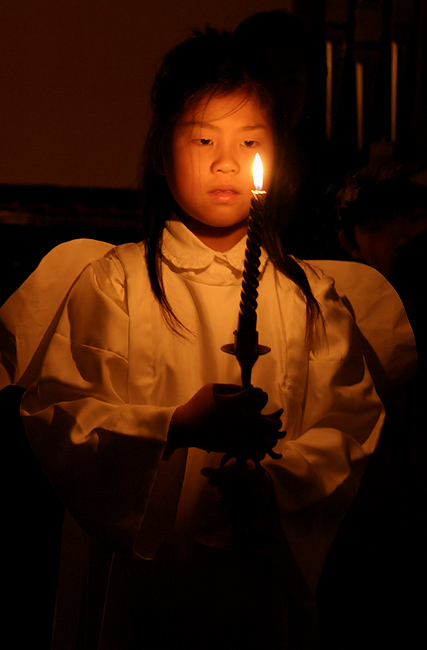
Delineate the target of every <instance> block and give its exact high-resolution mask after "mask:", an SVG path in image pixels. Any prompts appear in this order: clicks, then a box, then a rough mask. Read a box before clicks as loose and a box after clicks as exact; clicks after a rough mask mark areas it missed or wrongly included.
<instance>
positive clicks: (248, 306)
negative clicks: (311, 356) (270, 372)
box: [221, 154, 270, 388]
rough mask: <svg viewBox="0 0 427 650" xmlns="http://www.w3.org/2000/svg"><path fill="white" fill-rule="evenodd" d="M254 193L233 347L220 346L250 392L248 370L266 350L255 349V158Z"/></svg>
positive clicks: (258, 186)
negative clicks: (233, 361) (235, 363)
mask: <svg viewBox="0 0 427 650" xmlns="http://www.w3.org/2000/svg"><path fill="white" fill-rule="evenodd" d="M253 177H254V185H255V190H252V199H251V207H250V211H249V218H248V233H247V239H246V251H245V262H244V269H243V280H242V290H241V294H240V309H239V316H238V324H237V330H236V331H235V332H234V344H233V343H232V344H228V345H224V346H223V347H222V348H221V349H222V350H224V352H228V353H229V354H234V355H236V358H237V361H238V362H239V365H240V369H241V377H242V387H243V388H250V386H251V374H252V368H253V366H254V364H255V362H256V360H257V359H258V357H259V355H260V354H266V353H267V352H269V350H270V348H268V347H266V346H264V345H258V332H257V329H256V323H257V314H256V310H257V298H258V284H259V282H258V276H259V265H260V256H261V243H262V229H263V219H264V204H265V198H266V196H267V192H265V191H263V189H262V187H263V168H262V161H261V157H260V156H259V154H256V156H255V160H254V165H253Z"/></svg>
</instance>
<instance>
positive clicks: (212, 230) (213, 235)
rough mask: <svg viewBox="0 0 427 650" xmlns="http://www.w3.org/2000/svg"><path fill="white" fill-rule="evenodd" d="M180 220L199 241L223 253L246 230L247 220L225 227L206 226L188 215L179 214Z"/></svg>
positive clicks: (240, 237) (238, 239)
mask: <svg viewBox="0 0 427 650" xmlns="http://www.w3.org/2000/svg"><path fill="white" fill-rule="evenodd" d="M179 217H180V219H181V221H182V222H183V223H184V224H185V225H186V226H187V228H188V229H189V230H191V232H192V233H193V235H196V237H198V239H200V241H202V242H203V243H204V244H205V245H206V246H208V247H209V248H212V250H214V251H218V252H221V253H225V252H226V251H229V250H230V249H231V248H233V246H235V245H236V244H237V243H238V242H239V241H240V240H241V239H242V238H243V237H244V236H245V235H246V232H247V220H246V219H244V221H240V222H239V223H237V224H235V225H233V226H227V227H226V228H220V227H214V226H208V225H206V224H204V223H200V221H197V220H196V219H193V218H192V217H190V216H188V215H182V214H180V215H179Z"/></svg>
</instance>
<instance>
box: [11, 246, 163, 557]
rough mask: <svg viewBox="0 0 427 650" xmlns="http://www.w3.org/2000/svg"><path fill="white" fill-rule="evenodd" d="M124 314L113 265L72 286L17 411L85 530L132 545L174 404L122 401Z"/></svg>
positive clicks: (121, 279)
mask: <svg viewBox="0 0 427 650" xmlns="http://www.w3.org/2000/svg"><path fill="white" fill-rule="evenodd" d="M128 341H129V317H128V313H127V305H126V291H125V276H124V272H123V269H122V268H121V267H120V264H119V263H118V261H117V259H114V258H113V257H110V258H103V259H102V260H100V261H98V262H95V263H93V264H91V265H90V266H88V267H87V268H86V269H85V270H84V271H83V273H82V274H81V275H80V277H79V278H78V279H77V281H76V282H75V284H74V286H73V287H72V289H71V291H70V293H69V295H68V299H67V300H66V302H65V305H64V307H63V310H62V313H61V315H60V318H59V321H58V324H57V327H56V331H55V332H54V333H53V335H52V337H51V339H50V343H49V345H48V347H47V350H46V353H45V357H44V360H43V364H42V365H41V370H40V376H39V377H38V380H37V381H36V382H35V383H34V384H33V386H32V387H30V388H29V390H28V391H27V392H26V394H25V395H24V398H23V401H22V406H21V411H22V415H23V419H24V424H25V426H26V429H27V433H28V436H29V439H30V442H31V445H32V447H33V449H34V452H35V454H36V456H37V458H38V460H39V462H40V464H41V465H42V467H43V468H44V471H45V473H46V475H47V476H48V478H49V479H50V481H51V482H52V484H53V485H54V486H55V488H56V490H57V491H58V493H59V495H60V497H61V499H62V500H63V502H64V503H65V505H66V506H67V508H68V509H69V511H70V512H71V514H72V515H73V516H74V517H75V518H76V520H77V521H78V523H79V524H80V525H81V526H82V528H83V529H84V530H86V532H88V533H89V534H91V535H93V536H95V537H97V538H101V539H102V540H104V541H105V540H106V541H107V542H108V543H110V544H112V545H114V546H118V547H122V548H126V549H132V547H133V544H134V541H135V538H136V535H137V534H138V530H139V528H140V525H141V521H142V520H143V517H144V514H145V512H146V509H147V504H148V501H149V497H150V492H151V490H152V487H153V484H154V482H155V478H156V474H157V472H158V468H159V465H160V463H161V459H162V455H163V451H164V446H165V441H166V438H167V432H168V428H169V423H170V419H171V417H172V414H173V410H174V408H171V407H164V408H163V407H156V406H151V405H149V404H138V403H137V404H135V403H129V396H128V365H129V363H128V346H129V343H128Z"/></svg>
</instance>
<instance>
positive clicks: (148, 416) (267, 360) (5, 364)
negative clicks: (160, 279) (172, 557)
mask: <svg viewBox="0 0 427 650" xmlns="http://www.w3.org/2000/svg"><path fill="white" fill-rule="evenodd" d="M244 245H245V241H244V240H242V241H241V242H240V243H239V244H237V246H235V247H234V248H233V249H232V250H231V251H228V252H226V253H216V252H214V251H212V250H211V249H209V248H207V247H206V246H204V245H203V244H202V243H201V242H200V241H199V240H198V239H197V238H196V237H195V236H193V235H192V233H190V232H189V231H188V230H187V229H186V228H185V226H183V225H182V224H181V223H180V222H178V221H171V222H169V223H168V225H167V229H166V230H165V233H164V243H163V254H164V258H165V260H164V264H163V273H164V283H165V289H166V294H167V296H168V298H169V301H170V303H171V305H172V308H173V309H174V311H175V313H176V315H177V316H178V318H179V319H180V320H181V322H183V323H184V325H185V326H186V327H187V328H188V331H184V332H183V336H178V335H177V334H176V333H174V332H172V331H171V329H170V328H168V327H167V326H166V324H165V320H164V317H163V314H162V311H161V309H160V307H159V305H158V303H157V302H156V300H155V299H154V297H153V295H152V292H151V289H150V285H149V281H148V276H147V270H146V266H145V260H144V255H143V247H142V246H141V245H138V244H128V245H124V246H120V247H118V248H111V246H110V245H108V244H104V243H102V242H92V241H87V240H83V241H78V242H70V243H69V244H65V245H62V246H60V247H58V248H57V249H55V250H54V251H52V252H51V253H50V254H49V255H48V256H47V257H46V258H45V260H43V261H42V263H41V265H40V267H39V268H38V269H37V270H36V271H35V273H34V274H33V275H32V276H31V277H30V278H29V280H27V282H26V283H24V285H23V287H21V289H19V290H18V291H17V292H16V293H15V294H14V296H12V297H11V298H10V300H9V301H8V302H6V304H5V305H4V307H3V308H2V310H1V313H0V315H1V317H2V323H3V329H2V331H1V341H2V366H0V370H1V371H2V377H1V379H2V382H3V385H6V384H7V383H16V384H19V385H22V386H24V387H25V388H27V389H28V390H27V392H26V394H25V396H24V399H23V403H22V414H23V417H24V422H25V425H26V428H27V432H28V435H29V438H30V442H31V445H32V447H33V449H34V451H35V453H36V456H37V457H38V459H39V461H40V463H41V465H42V466H43V468H44V471H45V472H46V474H47V476H48V477H49V479H50V480H51V482H52V483H53V485H54V486H55V488H56V490H57V491H58V493H59V495H60V496H61V498H62V499H63V501H64V503H65V505H66V507H67V509H68V511H69V512H70V513H71V515H72V517H73V518H74V519H75V520H76V521H77V522H78V524H79V526H80V527H81V528H82V529H83V530H84V531H85V533H82V532H81V531H80V532H78V533H76V532H75V531H74V532H72V533H70V534H72V535H76V534H77V535H78V537H79V539H80V542H83V543H87V540H88V538H87V537H86V534H87V535H89V536H91V537H93V538H96V539H98V540H102V543H103V544H105V545H107V547H111V548H114V549H119V550H120V551H125V552H126V551H127V552H132V553H134V554H135V555H136V556H138V557H140V558H146V559H151V558H154V557H155V556H156V553H157V552H158V549H159V548H160V547H161V546H162V544H164V543H165V540H167V539H168V536H169V534H170V533H171V531H172V530H173V531H174V533H173V534H174V535H175V536H178V540H179V539H193V538H194V536H195V535H197V533H198V532H199V531H200V530H203V529H204V527H206V526H209V525H210V524H215V523H218V522H219V521H220V520H221V514H220V512H219V509H218V508H217V506H216V504H215V497H216V495H215V491H214V490H213V489H210V490H208V489H207V488H206V479H204V478H203V477H202V476H201V475H200V469H201V468H202V467H204V466H217V465H218V463H219V459H220V456H219V455H218V454H213V453H212V454H207V453H205V452H203V451H200V450H197V449H190V450H189V452H188V455H187V454H186V453H183V452H180V453H176V454H174V455H173V456H172V459H171V460H169V461H164V460H162V456H163V451H164V447H165V443H166V440H167V433H168V428H169V423H170V419H171V417H172V414H173V412H174V410H175V408H176V406H178V405H179V404H182V403H184V402H185V401H187V400H188V399H189V398H190V397H191V396H192V395H193V394H194V393H195V392H196V391H197V390H198V389H199V388H200V387H201V386H202V385H203V384H205V383H207V382H219V383H234V384H239V383H240V369H239V367H238V364H237V362H236V359H235V358H234V357H233V356H230V355H226V354H224V353H223V352H222V351H221V350H220V348H221V346H222V345H223V344H224V343H230V342H232V337H233V331H234V329H235V327H236V322H237V312H238V304H239V299H240V289H241V278H242V268H243V255H244ZM58 263H59V264H60V266H59V267H58ZM323 265H324V266H325V267H328V266H329V268H330V267H331V265H332V267H333V268H335V269H338V272H339V273H341V272H342V276H341V277H342V278H345V277H346V274H347V280H348V279H350V281H347V282H346V281H345V280H343V279H342V286H341V290H340V291H339V293H340V294H341V296H342V297H343V298H344V302H345V303H346V305H344V303H343V301H342V300H340V298H339V297H338V294H337V292H336V290H335V288H334V281H333V280H332V279H331V278H330V277H328V276H325V275H324V274H323V272H322V271H321V270H320V268H316V266H317V267H321V266H322V263H320V262H315V263H313V264H312V265H310V264H307V263H304V269H305V271H306V273H307V275H308V278H309V281H310V284H311V287H312V290H313V293H314V295H315V297H316V298H317V300H318V302H319V304H320V306H321V309H322V313H323V317H324V322H325V336H323V335H321V334H319V336H317V337H316V338H317V340H314V339H313V340H312V342H311V349H309V348H308V346H307V344H306V338H305V334H306V316H305V303H304V300H303V297H302V295H301V292H300V291H299V290H298V289H297V288H296V287H295V285H294V284H293V283H292V282H291V281H289V280H288V279H287V278H285V277H284V276H283V275H281V274H280V273H278V272H277V271H276V270H275V269H274V267H273V265H272V264H271V262H269V261H267V259H266V256H265V255H264V253H263V256H262V261H261V276H260V286H259V298H258V309H257V318H258V331H259V341H260V343H261V344H266V345H268V346H269V347H270V348H271V352H270V353H269V354H267V355H266V356H263V357H260V358H259V360H258V361H257V363H256V364H255V367H254V369H253V375H252V381H253V384H254V385H255V386H260V387H262V388H263V389H264V390H265V391H266V392H267V393H268V395H269V402H268V405H267V407H266V409H265V412H272V411H275V410H276V409H278V408H283V409H284V414H283V418H282V420H283V425H284V428H285V429H286V431H287V435H286V437H285V438H284V439H283V440H282V441H279V443H278V445H277V447H276V451H278V452H279V453H281V454H282V458H281V460H278V461H277V460H271V459H268V458H267V459H266V461H265V462H264V463H263V464H264V466H265V467H266V468H267V469H268V471H269V472H270V473H271V475H272V477H273V480H274V484H275V490H276V500H277V504H278V508H279V510H280V515H281V520H282V525H283V531H284V535H285V537H286V540H287V544H288V545H289V548H290V549H291V553H292V555H293V557H294V558H295V560H296V563H297V565H298V567H299V569H300V570H301V572H302V575H303V576H304V579H305V581H306V583H307V585H308V586H309V588H310V589H312V590H314V589H315V586H316V584H317V580H318V577H319V575H320V571H321V568H322V566H323V562H324V559H325V557H326V554H327V551H328V549H329V547H330V544H331V542H332V540H333V537H334V534H335V532H336V530H337V527H338V526H339V523H340V521H341V519H342V517H343V515H344V513H345V511H346V509H347V508H348V505H349V504H350V502H351V500H352V499H353V497H354V495H355V493H356V491H357V487H358V485H359V482H360V478H361V475H362V472H363V468H364V466H365V463H366V460H367V458H368V457H369V455H370V454H371V453H372V452H373V451H374V449H375V447H376V445H377V442H378V437H379V435H380V431H381V427H382V424H383V419H384V409H383V406H382V404H381V401H380V400H379V398H378V396H377V392H376V390H375V388H374V385H373V382H372V379H371V376H370V373H369V371H368V369H367V366H366V363H365V361H364V357H363V349H365V351H366V350H369V353H368V357H369V356H371V361H370V366H371V371H373V372H374V373H375V376H376V377H375V378H376V382H377V388H378V390H380V392H386V391H387V389H388V386H395V385H398V384H399V382H401V381H404V380H405V379H407V378H408V377H409V376H411V373H413V370H414V364H415V357H416V355H415V345H414V340H413V336H412V332H411V330H410V327H409V324H408V322H407V319H406V315H405V313H404V310H403V307H402V305H401V303H400V300H399V299H398V297H397V294H396V293H395V292H394V291H393V289H392V288H391V287H390V285H389V284H388V283H387V282H386V281H385V280H384V279H383V278H382V277H381V276H380V275H379V274H378V273H376V272H375V271H373V270H372V269H368V268H367V267H362V266H361V265H356V264H353V263H334V262H331V263H326V262H325V263H323ZM58 268H59V273H57V275H55V276H53V277H52V270H53V269H58ZM354 277H357V278H358V282H359V284H357V283H354V282H353V278H354ZM361 278H362V279H363V280H364V282H365V284H364V286H363V287H361V286H360V279H361ZM352 282H353V286H351V285H352ZM337 284H338V287H340V279H339V277H338V278H337ZM349 286H350V291H348V287H349ZM367 286H368V287H369V288H371V289H372V291H376V293H375V297H374V296H371V298H370V297H369V295H367V294H366V287H367ZM380 299H381V300H382V305H381V307H380V308H379V309H376V307H377V308H378V307H379V304H378V301H379V300H380ZM351 311H354V312H355V319H356V323H357V325H356V323H355V319H354V318H353V316H354V314H352V313H351ZM358 315H359V316H358ZM360 330H361V331H362V333H363V336H362V337H361V336H360ZM372 359H374V361H372ZM69 523H70V522H68V520H67V522H66V527H67V526H68V524H69ZM72 525H73V524H72ZM65 548H67V544H66V543H65ZM68 548H69V549H71V552H72V553H74V554H75V547H74V548H73V547H72V545H71V546H68ZM107 555H108V554H107ZM80 560H81V563H82V566H83V570H82V571H81V572H79V571H77V570H76V569H73V571H72V576H71V575H68V576H67V580H68V584H67V585H65V592H63V595H62V596H64V593H66V592H67V591H68V592H69V591H70V582H69V581H70V580H71V578H72V579H73V580H75V581H76V586H75V589H77V582H78V581H79V580H80V581H81V584H80V587H82V586H83V579H84V576H85V575H86V573H85V571H86V569H84V564H85V562H86V561H87V558H86V557H81V558H80ZM66 564H67V563H66ZM68 566H69V562H68ZM108 566H109V562H108V561H106V564H105V567H106V570H108ZM79 576H80V577H79ZM110 577H111V576H110ZM111 588H112V582H111V580H110V591H111ZM108 598H110V601H111V602H114V597H113V596H111V594H109V596H108ZM62 602H63V607H62V611H63V610H64V609H68V610H69V611H70V609H72V608H70V604H69V603H67V602H66V601H65V600H63V601H62ZM106 602H107V601H106ZM58 603H59V605H58V613H57V621H59V627H61V625H65V624H64V623H63V622H62V623H61V607H60V603H61V591H60V593H59V596H58ZM105 611H107V612H108V607H107V608H106V610H105ZM105 625H107V627H108V620H107V621H106V617H105V612H104V626H105ZM67 629H68V628H66V627H64V630H67ZM64 630H63V631H62V637H61V633H58V634H59V637H58V636H57V638H58V647H61V650H63V649H64V648H65V647H70V648H72V647H73V640H72V639H71V640H70V636H72V635H71V632H70V629H68V631H65V632H64ZM64 637H67V638H68V641H69V645H67V646H64V645H63V644H64ZM61 638H62V641H61ZM104 640H105V635H104ZM100 647H106V648H107V647H115V646H113V645H111V646H109V645H108V643H107V642H105V643H104V645H101V646H100ZM117 647H119V646H117Z"/></svg>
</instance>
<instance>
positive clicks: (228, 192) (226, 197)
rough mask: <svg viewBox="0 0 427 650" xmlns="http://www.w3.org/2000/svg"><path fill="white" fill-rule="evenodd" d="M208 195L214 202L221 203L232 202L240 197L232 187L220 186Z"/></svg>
mask: <svg viewBox="0 0 427 650" xmlns="http://www.w3.org/2000/svg"><path fill="white" fill-rule="evenodd" d="M208 194H209V196H210V197H211V198H212V199H213V200H214V201H219V202H221V203H229V202H232V201H234V200H235V199H237V198H238V197H239V196H240V192H239V191H238V190H237V189H236V188H235V187H231V186H230V185H220V186H218V187H215V188H214V189H213V190H210V192H208Z"/></svg>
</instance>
